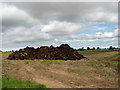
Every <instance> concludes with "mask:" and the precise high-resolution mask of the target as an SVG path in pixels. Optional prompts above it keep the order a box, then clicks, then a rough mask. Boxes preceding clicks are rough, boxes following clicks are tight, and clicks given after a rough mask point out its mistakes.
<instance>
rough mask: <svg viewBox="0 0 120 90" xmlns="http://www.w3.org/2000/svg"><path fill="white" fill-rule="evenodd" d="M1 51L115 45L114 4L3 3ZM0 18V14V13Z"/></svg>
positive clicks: (116, 41) (115, 8)
mask: <svg viewBox="0 0 120 90" xmlns="http://www.w3.org/2000/svg"><path fill="white" fill-rule="evenodd" d="M1 6H2V7H0V8H1V9H2V12H0V13H2V32H1V36H2V47H0V49H1V50H3V51H7V50H18V49H20V48H25V47H26V46H30V47H31V46H33V47H40V46H50V45H53V46H59V45H61V44H65V43H67V44H69V45H70V46H71V47H73V48H81V47H85V48H86V47H102V48H107V47H109V46H115V47H117V46H118V3H117V2H9V3H8V2H4V3H2V4H1ZM0 15H1V14H0Z"/></svg>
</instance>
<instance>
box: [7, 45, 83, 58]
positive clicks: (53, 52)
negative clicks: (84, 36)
mask: <svg viewBox="0 0 120 90" xmlns="http://www.w3.org/2000/svg"><path fill="white" fill-rule="evenodd" d="M82 58H85V57H84V56H83V55H81V54H80V53H78V51H77V50H75V49H73V48H71V47H70V46H69V45H68V44H62V45H60V46H59V47H53V46H52V45H51V46H50V47H48V46H41V47H40V48H37V49H35V48H34V47H26V48H24V49H20V50H19V51H15V52H13V53H11V54H10V55H9V56H8V58H7V59H10V60H24V59H29V60H34V59H49V60H80V59H82Z"/></svg>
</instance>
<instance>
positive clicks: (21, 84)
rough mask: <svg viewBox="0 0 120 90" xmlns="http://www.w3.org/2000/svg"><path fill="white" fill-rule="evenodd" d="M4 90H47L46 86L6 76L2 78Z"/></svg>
mask: <svg viewBox="0 0 120 90" xmlns="http://www.w3.org/2000/svg"><path fill="white" fill-rule="evenodd" d="M2 88H46V86H45V85H42V84H41V85H40V84H35V83H33V82H31V81H22V80H19V79H12V78H10V77H9V76H7V77H5V76H4V77H2Z"/></svg>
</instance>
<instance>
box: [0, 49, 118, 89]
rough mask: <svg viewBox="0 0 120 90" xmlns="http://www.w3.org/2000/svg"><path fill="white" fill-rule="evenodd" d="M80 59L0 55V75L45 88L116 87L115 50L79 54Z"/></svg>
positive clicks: (116, 57) (90, 51)
mask: <svg viewBox="0 0 120 90" xmlns="http://www.w3.org/2000/svg"><path fill="white" fill-rule="evenodd" d="M79 53H81V54H83V55H84V56H85V57H87V59H81V60H75V61H73V60H72V61H71V60H67V61H64V60H7V59H6V58H7V57H8V55H9V54H10V52H3V53H2V75H3V76H9V77H10V78H17V79H19V80H24V81H32V82H34V83H37V84H44V85H46V87H47V88H117V87H118V68H117V66H118V62H117V60H118V51H117V50H85V51H79Z"/></svg>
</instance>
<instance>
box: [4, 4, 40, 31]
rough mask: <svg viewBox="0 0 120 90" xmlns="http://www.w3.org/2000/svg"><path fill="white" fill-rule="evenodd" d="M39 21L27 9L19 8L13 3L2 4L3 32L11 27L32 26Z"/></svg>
mask: <svg viewBox="0 0 120 90" xmlns="http://www.w3.org/2000/svg"><path fill="white" fill-rule="evenodd" d="M37 23H38V21H37V20H36V19H33V18H32V17H31V16H30V15H28V14H27V13H26V12H25V11H23V10H20V9H18V8H17V7H15V6H12V5H6V4H2V27H3V32H4V31H6V30H9V29H10V28H14V27H19V26H25V27H26V26H28V27H31V26H33V25H35V24H37Z"/></svg>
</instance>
